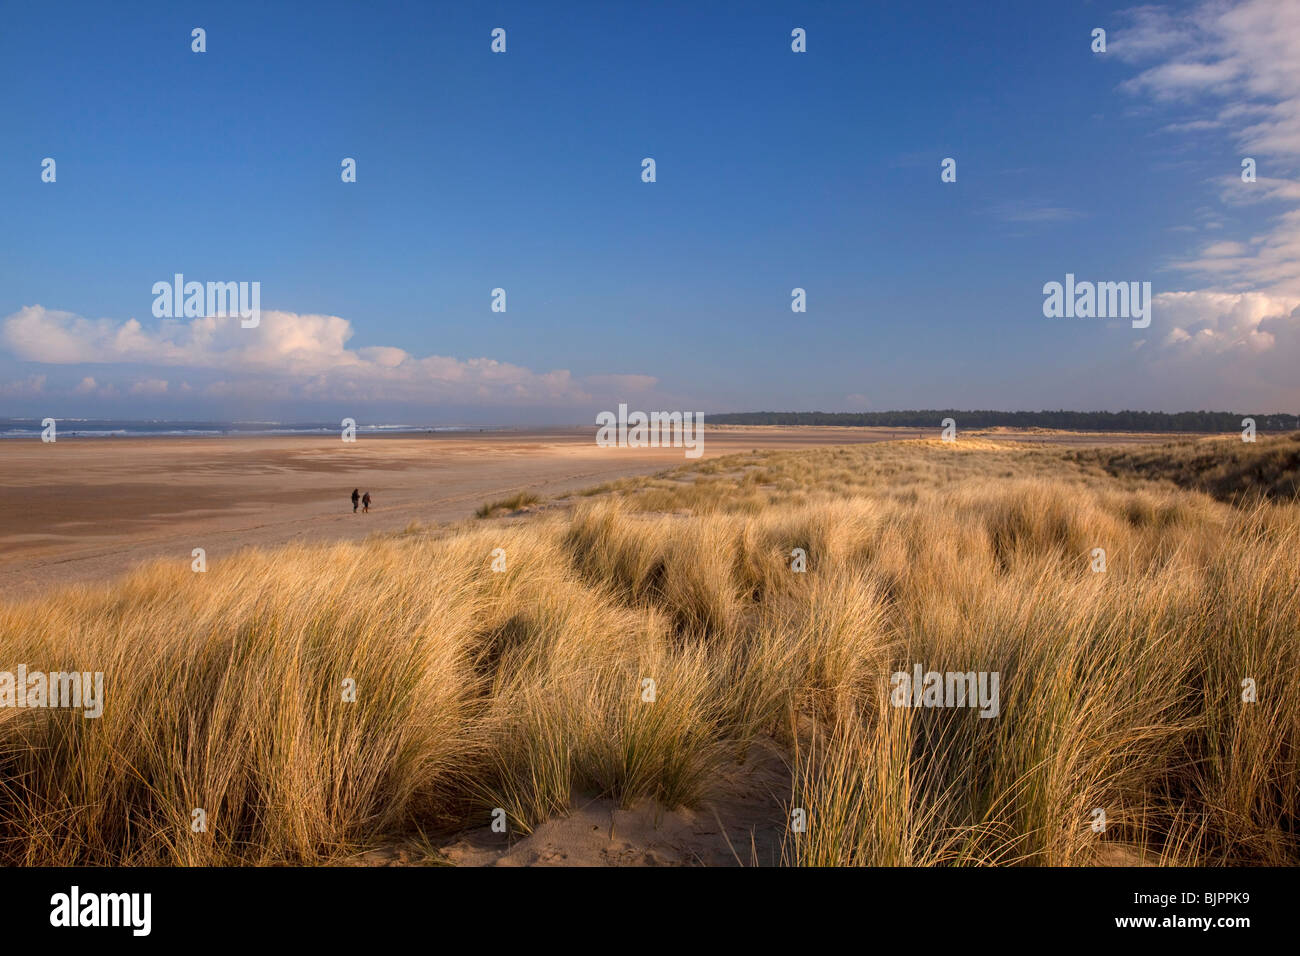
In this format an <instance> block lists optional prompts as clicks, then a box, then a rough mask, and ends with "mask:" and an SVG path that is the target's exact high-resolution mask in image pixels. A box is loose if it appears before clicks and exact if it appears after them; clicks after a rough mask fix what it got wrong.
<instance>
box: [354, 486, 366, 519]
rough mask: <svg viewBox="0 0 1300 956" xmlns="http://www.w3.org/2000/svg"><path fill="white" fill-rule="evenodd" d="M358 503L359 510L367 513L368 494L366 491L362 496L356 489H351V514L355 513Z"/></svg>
mask: <svg viewBox="0 0 1300 956" xmlns="http://www.w3.org/2000/svg"><path fill="white" fill-rule="evenodd" d="M358 501H360V502H361V505H362V508H361V510H362V511H363V512H367V511H369V510H370V492H368V491H367V492H366V493H365V494H364V495H362V494H361V492H359V491H358V490H357V489H356V488H353V489H352V513H353V514H356V513H357V502H358Z"/></svg>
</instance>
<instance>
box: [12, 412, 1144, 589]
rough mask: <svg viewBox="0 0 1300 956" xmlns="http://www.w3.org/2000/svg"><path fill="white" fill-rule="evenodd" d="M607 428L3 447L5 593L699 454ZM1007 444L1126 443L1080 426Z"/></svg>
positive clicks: (793, 438)
mask: <svg viewBox="0 0 1300 956" xmlns="http://www.w3.org/2000/svg"><path fill="white" fill-rule="evenodd" d="M593 434H594V433H593V430H592V429H585V428H572V429H552V430H537V431H526V430H520V431H508V432H475V433H468V434H467V433H429V434H423V435H414V436H409V435H408V436H394V437H369V436H363V437H361V438H359V439H358V440H357V441H356V442H355V443H346V442H343V441H341V440H340V439H338V438H335V437H328V438H327V437H321V436H312V437H269V436H263V437H251V438H243V437H226V438H222V437H212V438H111V439H110V438H83V439H78V438H70V437H61V438H60V439H59V440H58V441H57V442H56V443H51V444H44V443H41V442H38V441H16V440H14V441H5V442H0V489H2V491H3V496H4V512H5V521H4V525H3V529H0V589H2V590H3V591H4V593H5V594H7V595H9V596H13V597H26V596H34V595H38V594H41V593H46V592H48V591H49V590H51V589H54V588H57V587H59V586H61V585H64V584H70V583H77V582H83V581H95V580H105V579H108V578H112V577H114V576H116V575H119V574H121V573H123V572H125V571H127V570H129V569H130V567H131V566H132V565H134V564H136V563H138V562H141V561H146V560H151V559H156V558H174V559H175V560H177V561H184V562H186V563H188V562H189V561H190V560H191V558H190V555H191V552H192V550H193V549H194V548H199V547H201V548H204V549H205V551H206V553H207V555H208V557H209V559H212V558H219V557H221V556H222V555H224V554H229V553H231V552H233V551H236V550H238V549H239V548H243V547H249V546H266V547H270V546H275V545H278V544H284V543H286V542H290V541H304V540H323V539H346V538H359V537H364V536H365V535H367V534H371V533H373V532H386V531H398V530H401V529H402V528H404V527H406V526H407V525H409V524H410V523H411V522H413V521H418V522H421V523H425V524H431V523H441V522H449V521H458V520H462V519H466V518H470V517H472V516H473V513H474V510H475V509H476V508H477V507H479V506H480V505H482V504H483V503H484V502H487V501H490V500H496V499H499V498H503V497H507V496H509V495H511V494H514V493H515V492H518V491H523V490H528V491H532V492H534V493H536V494H538V495H541V496H544V497H550V496H555V495H560V494H563V493H565V492H569V491H574V490H577V489H581V488H586V487H589V486H592V485H596V484H599V483H601V482H605V481H609V480H612V479H615V478H620V477H624V476H628V475H640V474H650V473H654V472H657V471H660V470H663V469H665V468H671V467H674V466H676V465H680V464H683V463H684V462H685V461H686V459H685V457H684V455H683V452H682V450H681V449H675V448H647V449H629V448H601V447H597V446H596V445H595V443H594V441H593ZM918 436H919V433H918V432H917V431H916V430H915V429H894V428H837V427H804V428H781V427H769V426H723V427H714V428H710V429H709V430H708V432H707V435H706V441H705V444H704V456H705V457H707V458H712V457H716V456H718V455H726V454H731V453H734V452H737V451H744V450H747V449H750V448H806V447H811V446H815V445H832V444H849V443H858V442H873V441H890V440H898V439H914V438H917V437H918ZM931 437H933V436H931ZM998 437H1003V438H1015V439H1016V440H1021V441H1053V442H1061V443H1065V444H1092V443H1097V442H1100V441H1103V440H1104V441H1105V442H1107V443H1111V442H1116V441H1119V440H1123V438H1122V437H1120V436H1113V435H1112V436H1086V435H1069V434H1064V433H1056V434H1036V433H1019V434H1014V435H1012V434H1007V433H1003V434H999V435H998ZM1125 437H1128V439H1129V440H1141V441H1155V440H1163V439H1162V438H1161V436H1125ZM354 487H355V488H359V489H361V491H362V492H366V491H369V492H370V493H371V495H372V496H373V498H374V505H373V507H372V509H371V513H370V514H355V515H354V514H353V513H352V508H351V504H350V502H349V500H348V496H349V494H350V493H351V491H352V489H353V488H354Z"/></svg>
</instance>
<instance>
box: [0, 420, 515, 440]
mask: <svg viewBox="0 0 1300 956" xmlns="http://www.w3.org/2000/svg"><path fill="white" fill-rule="evenodd" d="M55 423H56V424H55V427H56V429H57V435H58V437H59V438H74V437H75V438H161V437H166V436H175V437H182V438H183V437H192V438H198V437H202V436H209V435H211V436H221V435H228V436H252V435H338V434H340V433H341V432H342V428H341V427H340V426H339V424H338V423H337V422H333V423H328V424H326V423H322V422H295V423H290V422H173V421H161V420H149V421H128V420H125V419H115V418H58V419H55ZM508 428H509V426H506V425H398V424H393V425H389V424H380V425H367V424H361V423H359V424H358V425H357V429H356V430H357V434H358V435H375V434H384V435H402V434H428V433H433V432H492V431H504V430H507V429H508ZM42 431H44V425H43V424H42V420H41V419H38V418H0V438H40V437H41V432H42Z"/></svg>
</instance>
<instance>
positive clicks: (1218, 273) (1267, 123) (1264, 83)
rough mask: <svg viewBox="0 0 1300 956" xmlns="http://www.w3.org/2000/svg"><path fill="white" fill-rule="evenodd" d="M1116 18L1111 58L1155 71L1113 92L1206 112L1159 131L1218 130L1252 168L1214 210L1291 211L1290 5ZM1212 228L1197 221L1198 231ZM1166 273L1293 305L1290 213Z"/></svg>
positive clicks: (1261, 2)
mask: <svg viewBox="0 0 1300 956" xmlns="http://www.w3.org/2000/svg"><path fill="white" fill-rule="evenodd" d="M1126 18H1127V20H1128V21H1129V26H1128V27H1127V28H1126V29H1125V28H1117V29H1116V30H1115V31H1114V37H1113V42H1112V43H1111V44H1110V46H1111V49H1112V50H1113V51H1115V52H1116V53H1117V54H1119V55H1120V57H1121V58H1122V59H1125V60H1128V61H1131V62H1150V61H1152V60H1157V61H1159V62H1156V63H1154V64H1152V65H1150V66H1147V67H1146V68H1145V69H1143V70H1142V71H1141V72H1140V73H1138V74H1137V75H1136V76H1134V77H1133V78H1131V79H1129V80H1128V81H1126V82H1125V83H1123V84H1121V89H1124V90H1126V91H1127V92H1129V93H1133V94H1136V95H1140V96H1145V97H1149V98H1151V99H1153V100H1156V101H1163V102H1166V103H1168V102H1175V103H1177V104H1179V105H1180V107H1182V108H1185V109H1193V110H1198V111H1203V110H1208V111H1209V112H1210V113H1211V115H1210V116H1206V115H1203V113H1202V115H1192V116H1190V117H1188V118H1187V119H1186V120H1185V121H1184V122H1180V123H1174V124H1171V125H1168V126H1166V127H1165V129H1166V130H1169V131H1173V132H1187V131H1201V130H1208V129H1214V128H1221V129H1222V131H1223V136H1224V137H1225V138H1228V139H1229V140H1230V141H1231V145H1232V146H1233V147H1235V148H1236V149H1237V150H1238V154H1239V158H1241V157H1246V156H1249V157H1251V158H1253V159H1255V160H1256V163H1257V166H1258V176H1259V178H1258V181H1256V182H1254V183H1243V182H1242V181H1241V176H1240V170H1239V169H1235V170H1234V172H1232V173H1225V175H1224V176H1223V178H1222V180H1221V190H1220V199H1221V201H1223V202H1224V203H1227V204H1229V205H1242V204H1246V203H1251V204H1258V203H1273V204H1277V205H1281V206H1284V207H1285V206H1294V205H1295V204H1296V203H1300V180H1296V179H1289V178H1286V173H1287V172H1288V171H1289V170H1291V169H1294V168H1295V164H1296V161H1297V159H1300V66H1298V64H1300V3H1296V2H1282V0H1244V2H1239V3H1229V2H1225V0H1203V2H1201V3H1200V4H1199V5H1196V6H1194V7H1192V8H1190V9H1187V10H1178V11H1175V12H1171V11H1170V10H1169V9H1167V8H1165V7H1140V8H1138V9H1136V10H1130V11H1128V12H1127V14H1126ZM1235 165H1236V164H1235V163H1234V167H1235ZM1221 225H1222V224H1221V223H1219V222H1216V221H1203V222H1202V224H1201V228H1202V229H1209V228H1214V227H1219V226H1221ZM1172 265H1173V268H1175V269H1177V270H1180V271H1182V272H1184V273H1186V274H1187V275H1188V276H1189V277H1190V278H1193V279H1199V280H1200V281H1203V282H1205V283H1208V284H1209V287H1208V288H1207V289H1206V290H1205V291H1207V292H1225V293H1248V292H1260V293H1264V294H1265V295H1267V296H1271V297H1273V298H1274V299H1277V300H1279V301H1281V300H1289V299H1293V298H1296V297H1300V209H1296V208H1289V209H1288V208H1282V209H1280V210H1279V212H1278V214H1277V215H1276V217H1275V218H1274V219H1273V220H1272V221H1271V222H1270V224H1269V227H1268V229H1267V231H1265V232H1264V233H1263V234H1261V235H1254V236H1241V237H1238V238H1237V239H1236V240H1235V241H1234V240H1225V241H1222V242H1216V243H1211V244H1210V245H1208V246H1207V247H1205V248H1203V249H1202V250H1201V251H1200V252H1199V253H1196V254H1192V255H1189V256H1186V257H1183V258H1181V259H1179V260H1177V261H1175V262H1174V263H1173V264H1172ZM1286 314H1289V310H1288V312H1287V313H1286ZM1192 338H1193V339H1194V340H1195V341H1198V342H1200V341H1205V342H1206V343H1207V345H1206V347H1207V348H1217V347H1218V345H1219V342H1218V340H1217V339H1216V337H1215V335H1214V334H1211V335H1208V336H1201V337H1199V338H1198V337H1196V336H1193V337H1192ZM1166 342H1167V343H1170V340H1168V339H1166ZM1209 343H1213V344H1209ZM1170 344H1179V345H1180V346H1182V345H1184V344H1185V343H1184V341H1183V340H1181V339H1179V340H1178V341H1177V343H1170Z"/></svg>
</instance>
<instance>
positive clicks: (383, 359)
mask: <svg viewBox="0 0 1300 956" xmlns="http://www.w3.org/2000/svg"><path fill="white" fill-rule="evenodd" d="M352 335H353V329H352V323H351V322H349V321H348V320H347V319H344V318H340V317H339V316H334V315H299V314H297V313H293V312H279V311H265V310H264V311H263V312H262V314H261V323H260V324H259V325H258V326H257V327H256V328H252V329H245V328H242V327H241V324H240V320H239V319H238V317H228V318H227V317H215V318H198V319H185V320H178V319H163V320H160V321H159V322H158V323H157V325H156V327H154V328H145V327H144V326H143V325H141V323H139V322H138V321H136V320H135V319H127V320H125V321H119V320H114V319H86V318H83V317H82V316H79V315H75V314H73V313H70V312H59V311H55V310H52V309H46V308H44V307H42V306H40V305H31V306H26V307H24V308H22V309H19V310H18V311H17V312H15V313H13V314H12V315H10V316H8V317H7V318H6V319H5V320H4V321H3V324H2V325H0V342H3V344H4V345H5V346H6V347H7V348H8V349H9V351H11V352H12V353H13V355H14V356H15V357H17V358H19V359H23V360H26V361H29V362H39V363H44V364H49V365H83V364H94V365H104V366H112V365H131V366H136V367H148V368H157V369H164V368H182V369H188V370H195V371H206V372H208V373H215V375H216V376H217V377H216V379H215V380H213V381H209V382H207V383H206V385H203V386H201V388H200V390H202V391H205V392H206V393H207V394H210V395H223V394H224V395H237V396H243V397H255V398H310V399H326V398H328V399H347V400H362V401H364V400H385V401H412V402H432V401H454V402H457V403H463V404H527V403H534V402H547V403H552V404H557V405H559V404H579V403H586V402H590V401H591V395H590V394H589V391H588V386H594V387H599V388H601V389H615V390H619V389H625V390H628V391H639V392H645V391H648V390H650V389H652V388H654V387H655V385H657V384H658V380H657V379H656V378H654V377H652V376H648V375H604V376H600V375H597V376H593V377H591V378H589V379H585V380H579V379H576V378H574V377H573V376H572V375H571V374H570V373H569V372H568V371H565V370H555V371H550V372H535V371H532V370H530V369H527V368H523V367H521V366H518V365H512V364H509V363H506V362H498V361H496V360H494V359H490V358H472V359H456V358H449V357H446V356H441V355H429V356H424V357H419V356H415V355H411V354H410V353H408V352H406V351H404V350H403V349H399V348H393V347H389V346H366V347H363V348H359V349H350V348H348V346H347V343H348V340H349V339H351V338H352ZM87 383H89V384H87ZM98 387H99V386H98V383H97V382H96V381H95V379H94V378H90V377H89V376H88V377H87V378H86V379H85V380H83V382H82V384H81V385H80V386H78V389H79V390H89V389H94V388H98ZM130 390H131V392H132V394H150V395H159V394H163V393H164V392H166V390H167V381H166V380H165V379H163V378H161V377H159V378H147V379H143V380H141V381H137V382H135V383H134V385H132V386H131V388H130Z"/></svg>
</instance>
